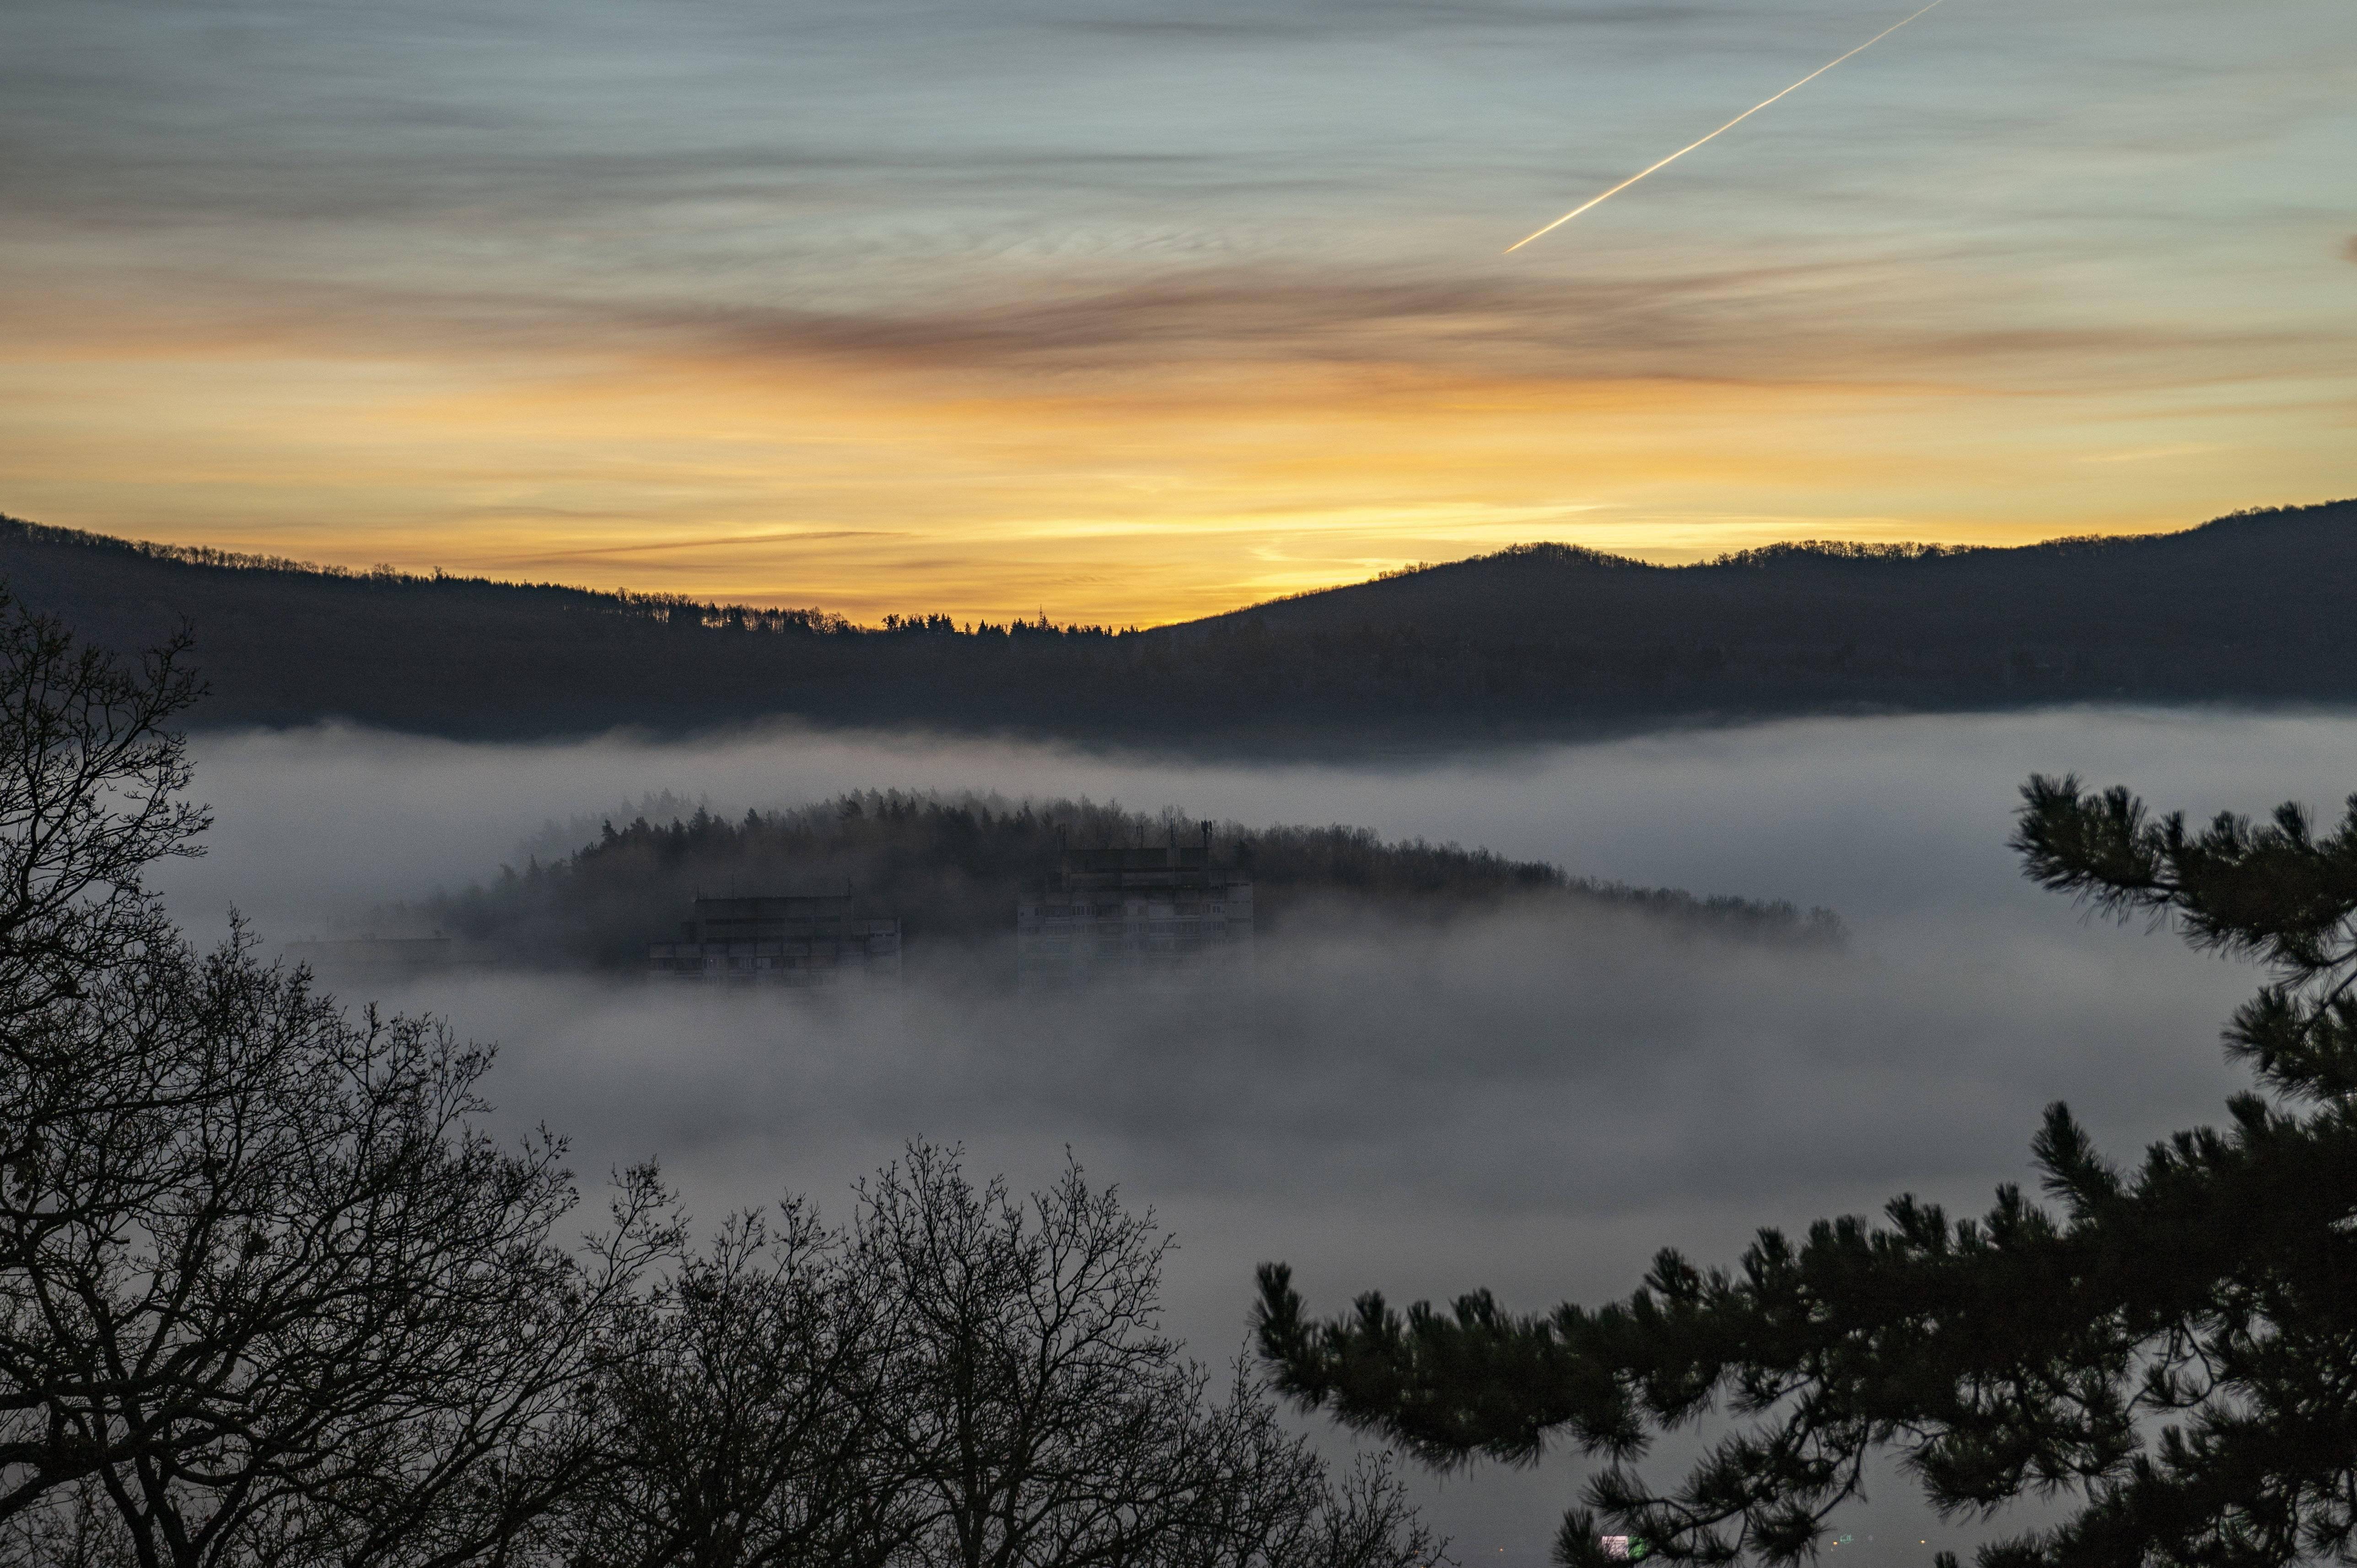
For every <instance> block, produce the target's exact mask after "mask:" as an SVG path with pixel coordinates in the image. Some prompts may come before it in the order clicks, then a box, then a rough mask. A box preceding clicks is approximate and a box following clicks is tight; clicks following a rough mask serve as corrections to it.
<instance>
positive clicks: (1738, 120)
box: [1505, 0, 1941, 256]
mask: <svg viewBox="0 0 2357 1568" xmlns="http://www.w3.org/2000/svg"><path fill="white" fill-rule="evenodd" d="M1940 3H1941V0H1932V4H1931V5H1926V6H1924V7H1923V11H1930V10H1932V9H1934V8H1936V7H1937V6H1938V5H1940ZM1923 11H1918V12H1916V13H1915V14H1914V16H1903V17H1901V18H1900V19H1899V20H1898V21H1896V22H1893V23H1891V24H1890V26H1889V27H1885V28H1883V29H1882V31H1880V32H1878V33H1877V34H1875V35H1874V37H1872V38H1868V39H1867V40H1866V42H1864V43H1862V44H1860V45H1858V46H1857V48H1854V49H1852V50H1850V51H1849V54H1846V55H1842V56H1839V57H1838V58H1836V59H1829V60H1827V61H1826V62H1825V63H1824V64H1823V65H1821V66H1819V67H1817V69H1816V70H1813V71H1811V72H1809V74H1808V75H1806V76H1804V77H1803V78H1801V80H1800V81H1796V82H1794V83H1792V86H1790V87H1788V88H1786V89H1784V91H1783V92H1780V93H1778V94H1776V98H1781V97H1783V96H1784V93H1786V92H1795V91H1799V90H1800V89H1802V88H1803V87H1806V86H1808V85H1809V83H1811V82H1813V81H1816V80H1817V78H1819V77H1821V76H1823V75H1824V73H1825V72H1827V71H1829V70H1833V68H1834V67H1835V66H1837V65H1839V64H1841V62H1842V61H1843V60H1846V59H1849V58H1850V56H1851V55H1861V54H1864V53H1865V52H1866V51H1867V50H1868V49H1870V48H1873V47H1874V46H1875V45H1877V44H1878V43H1880V42H1881V41H1882V40H1883V39H1885V38H1889V36H1890V35H1891V34H1893V33H1895V32H1897V31H1898V30H1899V29H1900V28H1901V27H1905V26H1906V25H1907V24H1908V23H1910V22H1911V21H1913V20H1914V19H1915V17H1916V16H1921V15H1922V14H1923ZM1776 98H1763V99H1761V100H1760V102H1757V103H1754V104H1753V105H1752V106H1751V107H1750V108H1749V109H1746V110H1745V111H1744V112H1743V113H1740V114H1738V115H1737V116H1736V117H1735V118H1734V119H1732V120H1729V121H1728V122H1727V124H1724V125H1721V126H1720V127H1719V128H1718V129H1717V130H1716V131H1713V132H1712V133H1711V134H1710V135H1708V136H1705V137H1704V138H1703V139H1702V141H1701V142H1688V143H1687V144H1686V145H1684V146H1683V147H1680V148H1679V149H1678V150H1677V151H1676V152H1674V153H1672V154H1671V155H1670V156H1668V157H1665V158H1663V160H1662V161H1661V162H1660V163H1657V164H1653V165H1652V166H1648V167H1645V168H1641V169H1639V170H1638V171H1637V172H1636V173H1635V174H1632V175H1631V176H1630V177H1628V178H1627V179H1624V180H1622V181H1621V182H1620V184H1619V185H1616V186H1614V187H1613V188H1611V189H1609V190H1608V191H1606V192H1605V193H1604V194H1603V195H1602V196H1598V197H1591V198H1590V199H1587V200H1586V201H1583V202H1581V203H1580V204H1579V205H1578V206H1577V207H1575V208H1573V209H1571V210H1570V211H1568V212H1566V213H1565V214H1564V215H1563V216H1562V217H1560V218H1558V219H1556V220H1555V221H1554V222H1552V223H1550V224H1548V225H1547V226H1546V227H1545V228H1544V229H1540V230H1537V231H1534V232H1533V233H1529V234H1525V235H1523V237H1522V238H1521V239H1519V240H1517V241H1515V242H1513V243H1512V244H1511V245H1509V246H1507V247H1506V250H1505V253H1506V254H1507V255H1510V256H1511V255H1512V254H1513V253H1514V252H1516V251H1519V250H1521V249H1522V248H1523V246H1524V245H1527V244H1529V243H1530V242H1532V241H1533V240H1535V239H1537V238H1538V237H1539V235H1541V234H1547V233H1552V232H1553V231H1555V230H1557V229H1560V228H1562V227H1563V226H1564V225H1565V224H1566V223H1568V222H1570V221H1571V220H1573V219H1575V218H1577V217H1578V216H1579V215H1580V214H1581V213H1583V212H1585V211H1587V209H1589V208H1591V207H1594V206H1596V205H1597V204H1598V202H1601V201H1606V200H1609V199H1611V198H1613V197H1616V196H1618V195H1620V193H1621V192H1622V191H1624V190H1626V189H1628V188H1630V187H1631V186H1632V185H1634V184H1636V183H1637V182H1638V181H1639V180H1641V179H1642V178H1644V177H1646V176H1647V175H1649V174H1652V172H1653V171H1654V170H1655V169H1661V168H1667V167H1668V166H1670V165H1672V164H1674V163H1675V162H1677V161H1678V160H1679V159H1680V158H1682V157H1684V156H1686V155H1687V154H1688V153H1690V152H1693V151H1694V150H1695V148H1696V147H1699V146H1701V145H1702V144H1703V142H1707V141H1709V140H1711V139H1712V137H1715V136H1718V135H1721V134H1724V133H1726V132H1728V131H1732V130H1734V129H1735V127H1737V126H1738V125H1740V124H1743V122H1745V121H1746V120H1749V119H1750V118H1751V116H1753V115H1754V114H1757V113H1760V111H1761V110H1762V109H1765V108H1767V107H1768V105H1770V103H1773V102H1776Z"/></svg>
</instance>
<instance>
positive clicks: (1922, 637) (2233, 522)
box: [0, 501, 2357, 746]
mask: <svg viewBox="0 0 2357 1568" xmlns="http://www.w3.org/2000/svg"><path fill="white" fill-rule="evenodd" d="M0 580H5V581H6V582H8V583H9V584H10V585H11V587H12V590H13V591H14V592H15V593H16V595H17V596H19V597H20V598H21V599H22V600H23V601H24V602H25V603H26V604H27V605H28V606H29V607H32V608H34V609H36V610H41V611H46V612H48V613H52V614H55V615H57V616H59V618H61V619H63V620H65V621H66V622H68V623H69V624H70V625H72V626H73V627H74V628H76V629H77V630H79V631H81V633H83V634H84V635H86V636H88V637H91V638H92V639H95V640H98V641H101V642H104V643H107V644H110V645H112V646H115V647H118V648H124V649H131V648H135V647H140V646H145V645H147V644H150V643H152V642H154V641H155V640H156V639H158V638H160V637H162V636H165V635H167V634H168V633H169V632H170V631H171V630H172V629H173V628H174V627H176V626H177V625H178V624H180V623H181V622H182V621H184V620H185V621H188V622H189V623H192V624H193V626H194V628H195V631H196V635H197V638H198V648H197V660H198V662H199V665H200V667H202V668H203V669H204V671H206V672H207V674H208V676H209V677H210V681H211V682H212V685H213V687H214V694H213V697H212V698H211V700H210V702H209V703H207V704H206V707H205V708H204V709H203V710H202V711H201V712H200V713H199V715H198V722H199V723H202V724H207V725H289V724H304V723H310V722H316V721H318V720H322V719H328V718H342V719H349V720H351V721H354V722H358V723H363V724H372V725H385V726H388V727H393V728H401V729H409V730H418V731H424V732H427V733H436V734H445V735H453V736H488V735H500V736H554V735H563V734H578V733H586V732H592V731H597V730H602V729H607V728H611V727H615V726H618V725H636V726H640V727H643V728H647V729H651V730H655V731H660V732H680V731H685V730H693V729H699V728H708V727H712V726H715V725H729V724H740V723H746V722H755V721H759V720H762V719H767V718H778V717H793V718H800V719H803V720H807V721H810V722H813V723H818V724H823V725H931V726H936V727H949V728H960V729H989V730H1007V731H1016V732H1021V733H1030V734H1040V735H1066V736H1075V737H1079V738H1086V739H1103V740H1115V741H1125V742H1129V743H1148V744H1165V743H1168V744H1202V743H1227V742H1233V743H1236V744H1242V745H1246V746H1253V745H1265V744H1287V743H1290V742H1294V741H1298V742H1300V743H1302V744H1305V745H1308V746H1318V745H1321V744H1326V743H1328V742H1333V743H1338V744H1340V743H1358V742H1363V741H1367V740H1370V739H1374V738H1377V737H1388V738H1391V739H1405V740H1408V741H1415V740H1416V739H1418V738H1419V737H1420V738H1426V739H1437V740H1441V741H1445V742H1454V741H1456V740H1459V739H1469V738H1481V737H1489V738H1511V737H1515V736H1550V735H1563V734H1575V733H1593V732H1595V731H1597V730H1599V729H1615V730H1618V729H1627V728H1631V727H1644V726H1647V725H1658V724H1666V723H1694V722H1717V721H1724V720H1728V719H1745V718H1758V717H1769V716H1779V715H1788V714H1803V713H1823V712H1861V711H1924V710H1939V711H1953V710H1957V709H1971V708H1988V707H2018V706H2022V705H2028V704H2035V703H2055V702H2072V701H2081V702H2083V701H2098V700H2130V701H2154V702H2162V703H2177V702H2216V701H2229V702H2246V703H2247V702H2255V703H2350V702H2357V641H2352V639H2351V638H2350V637H2349V636H2348V634H2347V630H2346V623H2347V622H2348V621H2349V620H2350V618H2351V617H2350V614H2349V607H2350V606H2352V604H2357V501H2337V502H2327V503H2323V504H2320V505H2317V506H2309V507H2299V508H2278V509H2270V510H2251V511H2244V512H2239V513H2234V514H2231V515H2229V516H2227V517H2223V518H2219V519H2214V520H2212V521H2208V522H2205V523H2202V524H2200V525H2198V526H2195V527H2192V528H2189V529H2185V530H2180V531H2177V532H2160V533H2148V534H2132V535H2113V536H2084V535H2081V536H2071V537H2064V538H2059V539H2055V540H2050V541H2044V542H2038V543H2033V544H2028V545H2015V546H1948V545H1906V544H1901V545H1857V544H1846V543H1838V542H1821V541H1820V542H1808V541H1800V542H1789V543H1782V544H1777V545H1770V546H1765V547H1761V548H1759V549H1755V550H1749V551H1741V552H1736V553H1729V554H1727V555H1723V556H1720V557H1717V558H1715V559H1713V560H1710V561H1706V562H1697V563H1692V564H1681V565H1661V564H1652V563H1647V562H1641V561H1636V560H1632V559H1631V558H1629V557H1625V556H1614V555H1609V554H1608V553H1603V552H1600V551H1595V550H1590V549H1587V548H1586V547H1583V546H1578V545H1570V544H1559V543H1534V544H1528V545H1518V546H1514V547H1512V548H1510V549H1507V550H1504V551H1499V552H1494V553H1490V554H1485V555H1479V556H1472V557H1469V558H1467V559H1465V560H1462V561H1457V562H1448V563H1443V564H1437V565H1428V566H1423V567H1420V568H1415V569H1410V570H1406V571H1401V572H1395V573H1390V574H1386V575H1383V576H1381V577H1378V578H1375V579H1372V580H1371V581H1368V582H1364V583H1359V584H1352V585H1341V586H1337V587H1333V588H1327V589H1320V590H1316V591H1313V592H1310V593H1306V594H1301V595H1296V596H1287V597H1285V598H1279V599H1274V600H1269V601H1265V602H1264V603H1261V604H1258V605H1252V606H1246V607H1242V608H1239V609H1237V610H1233V611H1230V612H1226V613H1224V614H1222V615H1217V616H1211V617H1206V618H1201V619H1198V620H1194V621H1188V622H1180V623H1177V624H1175V625H1170V626H1165V627H1157V628H1150V629H1146V630H1137V629H1135V628H1131V629H1126V630H1123V631H1115V630H1114V629H1113V628H1107V627H1055V626H1050V625H1049V624H1048V623H1046V622H1045V621H1044V619H1043V620H1042V621H1040V622H1039V623H1025V622H1021V621H1017V622H1012V623H1008V624H1005V625H993V624H989V623H982V624H979V625H975V626H969V627H966V628H959V627H957V626H955V625H953V624H952V622H951V621H950V619H949V618H947V617H944V616H941V615H938V614H923V613H919V614H912V615H910V616H907V617H892V618H888V621H887V624H886V625H885V626H884V627H881V628H873V627H859V626H856V625H854V624H853V623H851V622H850V621H848V620H846V619H845V618H842V617H839V616H835V615H832V614H829V613H828V612H825V611H823V610H820V609H778V608H770V607H748V606H730V605H726V604H720V603H714V602H705V601H697V600H694V599H690V598H686V597H683V596H666V595H640V594H631V593H628V592H622V593H603V592H600V591H598V590H594V589H587V588H579V587H573V586H567V585H558V584H509V583H500V582H495V581H492V580H490V579H485V578H474V577H461V576H455V575H447V574H435V575H422V574H405V573H398V572H392V571H389V570H382V569H380V570H376V571H371V572H354V571H350V570H347V569H337V568H317V567H312V566H310V565H309V564H306V563H300V562H295V561H291V560H287V559H285V558H280V557H270V556H247V555H237V554H231V553H223V552H216V551H207V550H202V549H196V548H190V547H181V546H171V545H157V544H150V543H145V542H137V541H129V540H119V539H114V538H112V537H110V536H106V535H97V534H89V533H82V532H77V531H72V530H64V529H55V528H49V527H46V526H43V525H40V524H35V523H27V522H23V521H16V520H13V519H0Z"/></svg>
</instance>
